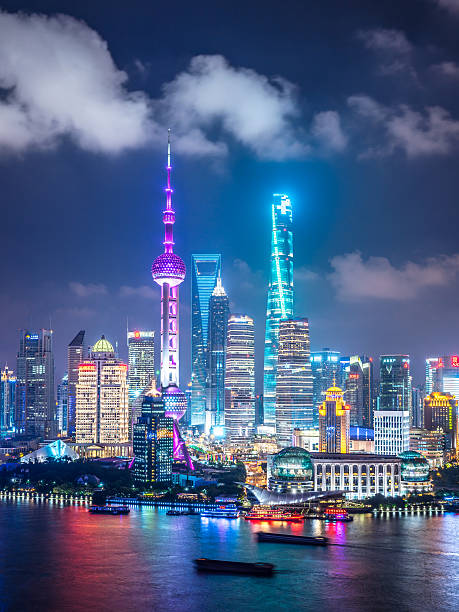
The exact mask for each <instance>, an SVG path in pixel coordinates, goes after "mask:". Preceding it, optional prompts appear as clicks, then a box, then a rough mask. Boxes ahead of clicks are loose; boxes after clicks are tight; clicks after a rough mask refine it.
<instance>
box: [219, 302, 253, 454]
mask: <svg viewBox="0 0 459 612" xmlns="http://www.w3.org/2000/svg"><path fill="white" fill-rule="evenodd" d="M225 432H226V439H227V441H228V442H229V443H231V444H236V445H238V444H245V443H248V442H249V441H250V440H251V438H252V437H253V435H254V434H255V328H254V324H253V319H252V318H251V317H249V316H247V315H240V314H233V315H231V316H230V317H229V320H228V339H227V343H226V371H225Z"/></svg>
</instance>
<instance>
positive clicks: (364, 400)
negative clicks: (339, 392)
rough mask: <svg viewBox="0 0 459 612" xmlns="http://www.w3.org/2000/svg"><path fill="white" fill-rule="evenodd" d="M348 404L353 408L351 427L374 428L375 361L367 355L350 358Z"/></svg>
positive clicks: (347, 385) (347, 386) (347, 387)
mask: <svg viewBox="0 0 459 612" xmlns="http://www.w3.org/2000/svg"><path fill="white" fill-rule="evenodd" d="M347 370H348V371H347V377H346V378H347V380H346V402H347V403H348V404H349V406H350V407H351V426H356V427H367V428H372V427H373V360H372V359H371V357H366V356H365V355H362V356H358V355H353V356H351V357H350V358H349V366H348V367H347Z"/></svg>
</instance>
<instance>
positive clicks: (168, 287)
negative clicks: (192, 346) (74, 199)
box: [151, 130, 194, 469]
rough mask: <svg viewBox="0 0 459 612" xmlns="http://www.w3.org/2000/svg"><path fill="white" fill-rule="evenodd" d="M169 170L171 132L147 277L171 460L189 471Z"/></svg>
mask: <svg viewBox="0 0 459 612" xmlns="http://www.w3.org/2000/svg"><path fill="white" fill-rule="evenodd" d="M171 170H172V166H171V131H170V130H168V138H167V187H166V209H165V210H164V211H163V223H164V226H165V233H164V242H163V244H164V253H161V255H159V256H158V257H157V258H156V259H155V261H154V262H153V265H152V267H151V274H152V276H153V280H154V281H155V282H156V283H158V285H160V287H161V393H162V397H163V400H164V407H165V410H166V416H168V417H172V418H173V419H174V459H179V460H182V461H185V462H186V464H187V466H188V468H189V469H194V467H193V464H192V462H191V459H190V456H189V454H188V450H187V448H186V446H185V442H184V440H183V439H182V437H181V435H180V430H179V428H178V421H179V420H180V419H181V418H182V416H183V415H184V414H185V412H186V406H187V400H186V396H185V394H184V393H183V391H180V389H179V316H178V314H179V313H178V306H179V302H178V288H179V285H180V283H183V281H184V279H185V275H186V267H185V263H184V262H183V259H182V258H181V257H179V256H178V255H176V254H175V253H174V236H173V227H174V223H175V211H174V210H173V209H172V192H173V189H172V187H171Z"/></svg>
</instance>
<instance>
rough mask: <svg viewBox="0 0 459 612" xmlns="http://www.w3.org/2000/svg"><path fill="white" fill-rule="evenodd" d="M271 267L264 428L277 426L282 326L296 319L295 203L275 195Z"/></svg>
mask: <svg viewBox="0 0 459 612" xmlns="http://www.w3.org/2000/svg"><path fill="white" fill-rule="evenodd" d="M271 212H272V234H271V260H270V261H271V266H270V276H269V286H268V303H267V308H266V331H265V354H264V368H263V411H264V424H265V425H270V426H273V427H274V426H275V424H276V377H277V355H278V345H279V323H280V321H281V320H282V319H290V318H292V317H293V234H292V203H291V202H290V199H289V197H288V196H287V195H285V194H281V193H275V194H274V195H273V202H272V206H271Z"/></svg>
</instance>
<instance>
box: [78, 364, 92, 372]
mask: <svg viewBox="0 0 459 612" xmlns="http://www.w3.org/2000/svg"><path fill="white" fill-rule="evenodd" d="M78 369H79V370H84V371H93V372H95V370H96V366H95V365H92V364H85V363H82V364H80V365H79V366H78Z"/></svg>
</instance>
